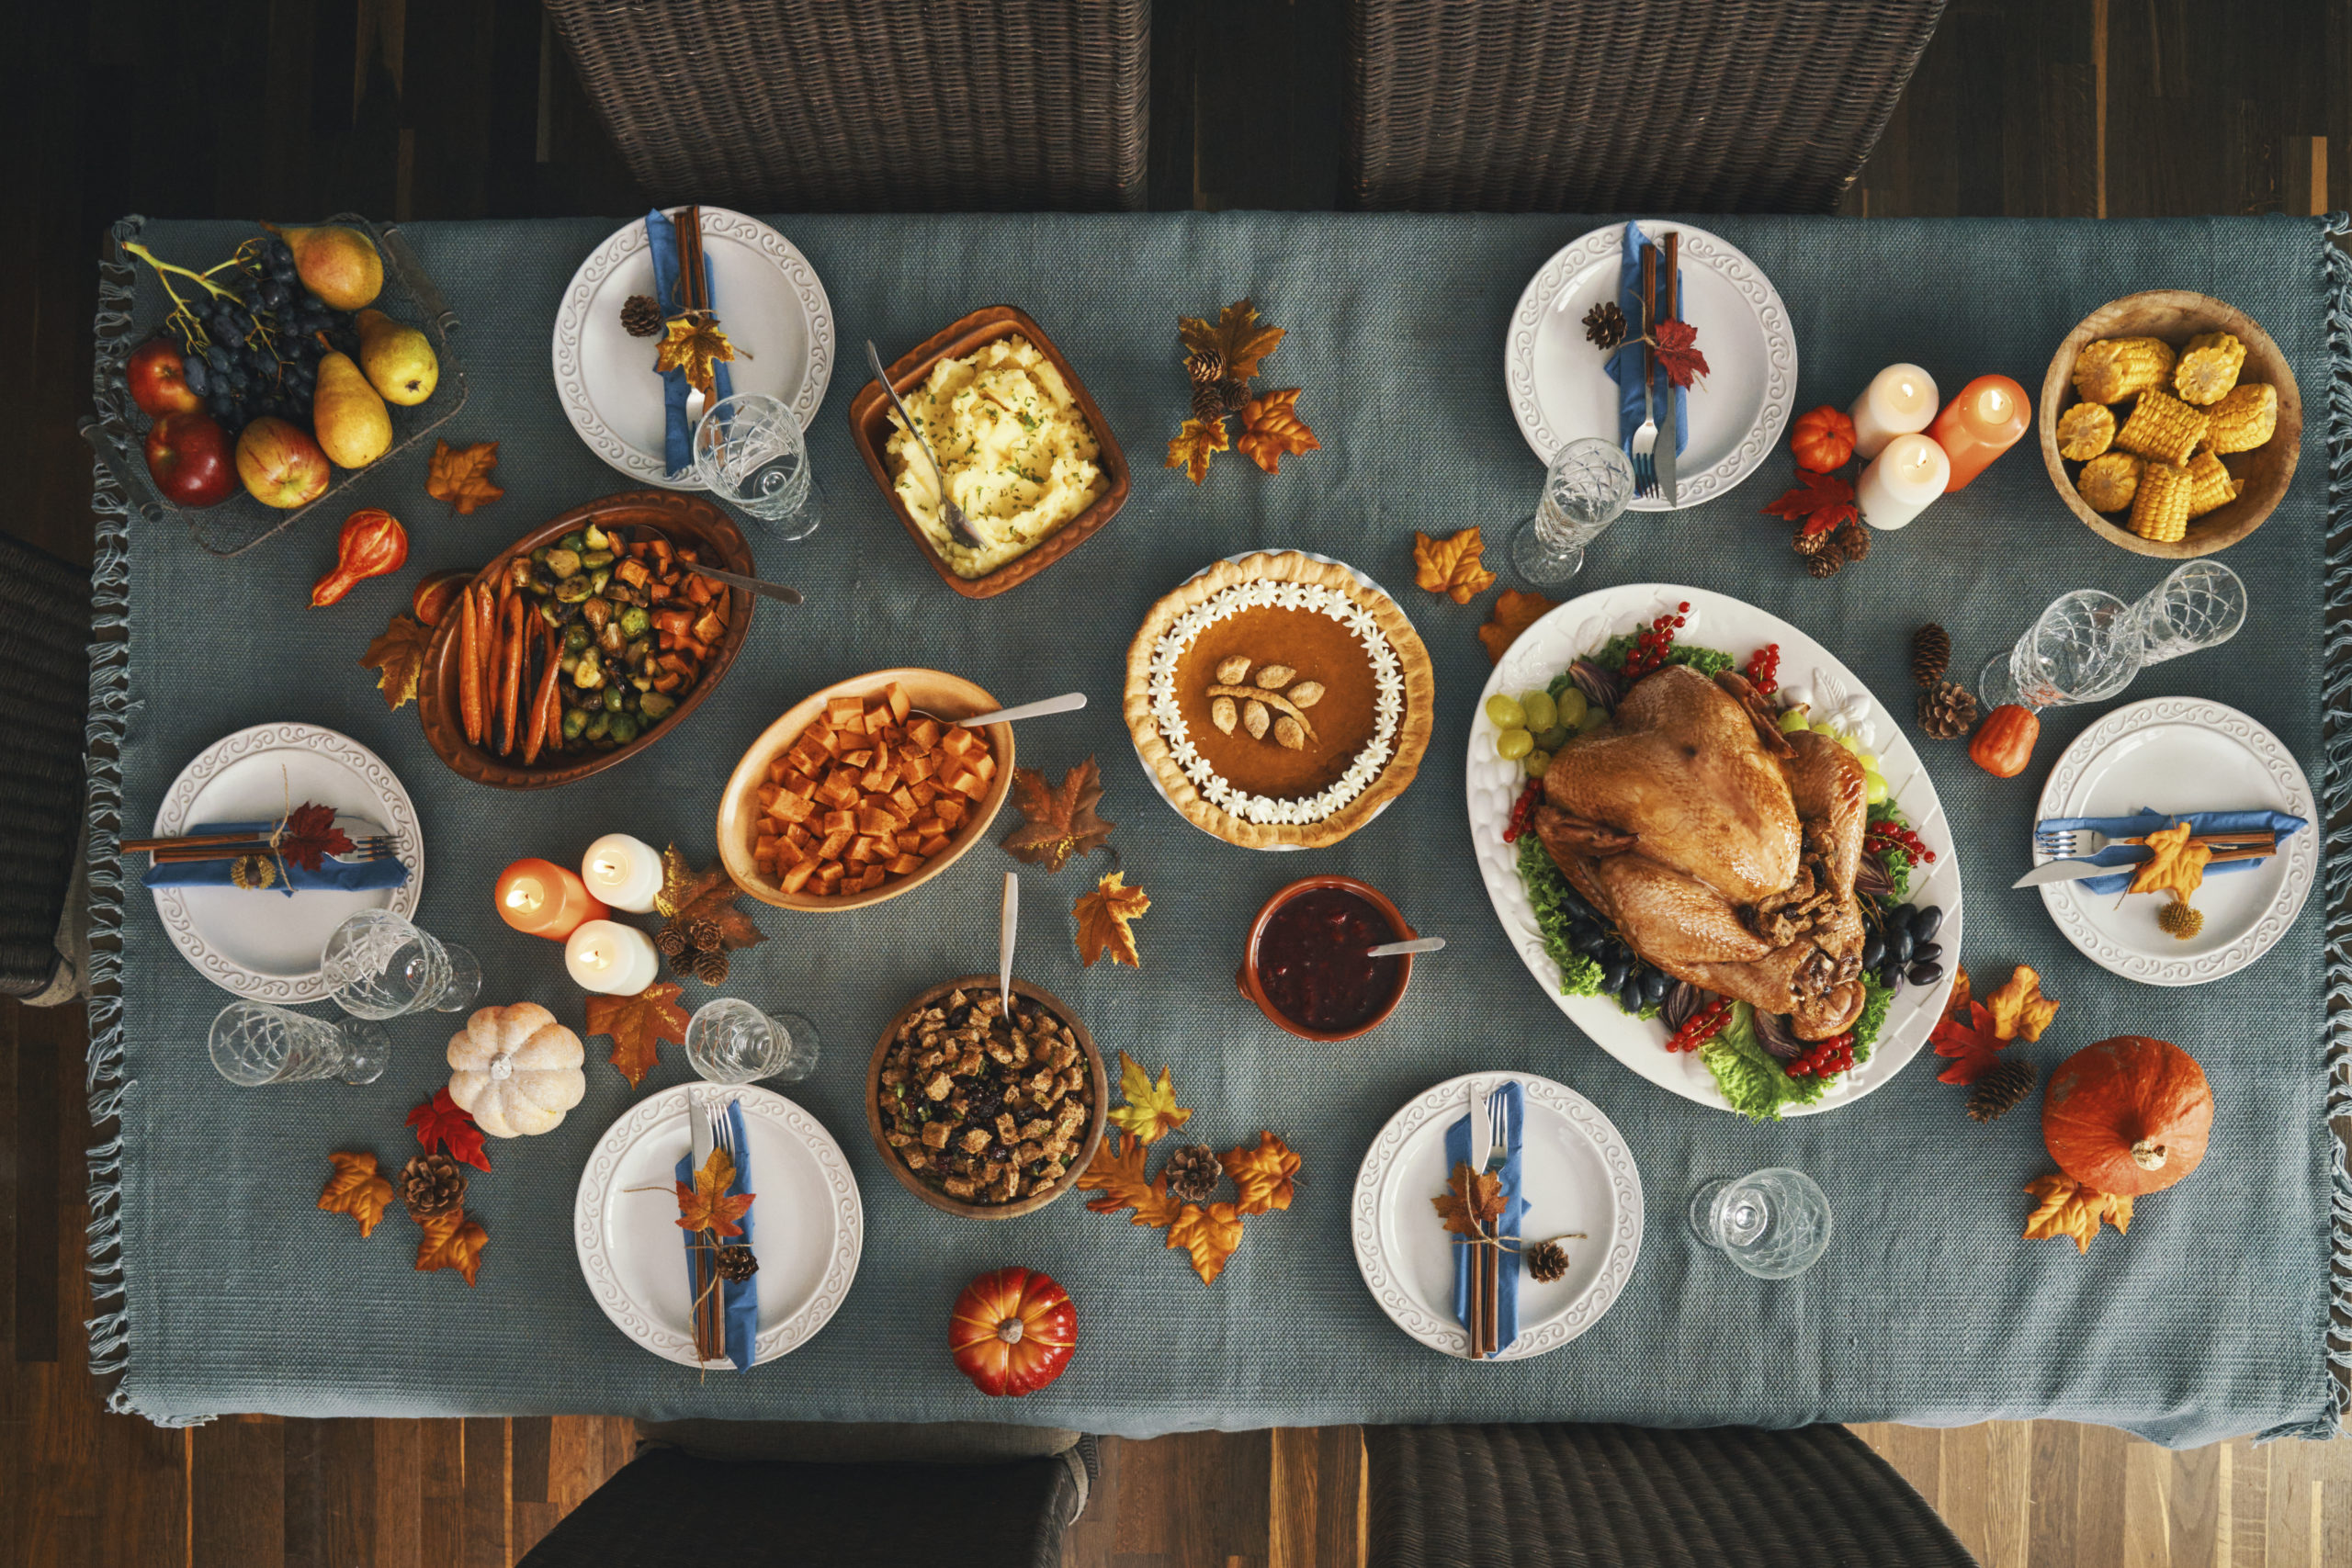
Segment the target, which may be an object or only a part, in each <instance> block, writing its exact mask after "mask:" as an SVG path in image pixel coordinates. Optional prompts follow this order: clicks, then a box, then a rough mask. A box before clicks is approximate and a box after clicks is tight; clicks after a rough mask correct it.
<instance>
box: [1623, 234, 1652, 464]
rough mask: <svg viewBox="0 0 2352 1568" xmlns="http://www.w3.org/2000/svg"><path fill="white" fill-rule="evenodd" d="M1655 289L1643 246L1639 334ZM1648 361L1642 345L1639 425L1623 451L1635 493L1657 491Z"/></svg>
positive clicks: (1648, 249)
mask: <svg viewBox="0 0 2352 1568" xmlns="http://www.w3.org/2000/svg"><path fill="white" fill-rule="evenodd" d="M1656 294H1657V247H1656V246H1654V245H1647V244H1645V245H1644V246H1643V247H1642V335H1643V336H1644V337H1647V336H1649V335H1650V301H1651V299H1653V298H1654V297H1655V296H1656ZM1654 370H1655V367H1653V366H1652V365H1651V363H1650V351H1649V348H1648V346H1647V345H1646V344H1645V345H1644V346H1643V349H1642V427H1641V428H1640V429H1639V430H1636V431H1634V445H1633V446H1631V447H1630V448H1628V449H1627V453H1626V455H1627V456H1628V457H1632V458H1633V459H1634V494H1635V495H1639V496H1655V495H1656V494H1657V457H1656V453H1657V406H1656V405H1655V403H1654V402H1653V401H1652V398H1651V389H1650V383H1651V382H1652V381H1653V380H1655V379H1657V377H1656V376H1655V374H1654V373H1653V372H1654Z"/></svg>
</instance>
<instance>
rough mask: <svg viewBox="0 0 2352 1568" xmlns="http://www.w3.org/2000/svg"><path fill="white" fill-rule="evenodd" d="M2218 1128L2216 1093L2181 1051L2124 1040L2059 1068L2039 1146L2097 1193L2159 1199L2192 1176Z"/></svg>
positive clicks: (2134, 1037) (2044, 1104) (2138, 1038)
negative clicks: (2149, 1194) (2149, 1195)
mask: <svg viewBox="0 0 2352 1568" xmlns="http://www.w3.org/2000/svg"><path fill="white" fill-rule="evenodd" d="M2212 1126H2213V1087H2212V1085H2211V1084H2209V1083H2207V1082H2206V1081H2205V1069H2204V1068H2202V1067H2200V1066H2198V1065H2197V1061H2196V1058H2195V1057H2193V1056H2191V1055H2189V1054H2188V1052H2186V1051H2184V1050H2182V1049H2181V1048H2180V1047H2179V1046H2177V1045H2174V1044H2171V1043H2167V1042H2165V1041H2162V1040H2150V1039H2148V1038H2147V1037H2146V1036H2144V1035H2139V1034H2120V1035H2118V1036H2116V1037H2115V1038H2114V1039H2112V1040H2102V1041H2100V1042H2099V1043H2098V1044H2096V1045H2086V1046H2085V1047H2084V1048H2083V1049H2082V1050H2080V1051H2077V1052H2075V1054H2074V1055H2071V1056H2069V1057H2067V1058H2066V1059H2065V1060H2064V1062H2061V1063H2059V1064H2058V1070H2057V1071H2056V1072H2054V1073H2052V1074H2051V1075H2050V1088H2049V1089H2048V1090H2047V1091H2046V1092H2045V1093H2044V1094H2043V1096H2042V1100H2041V1141H2042V1143H2043V1144H2045V1145H2048V1147H2049V1149H2050V1157H2051V1158H2052V1159H2054V1160H2056V1161H2057V1162H2058V1168H2059V1169H2061V1170H2063V1171H2064V1172H2065V1173H2066V1174H2067V1175H2068V1176H2071V1177H2073V1178H2074V1179H2075V1180H2076V1181H2079V1182H2081V1183H2082V1184H2083V1185H2084V1186H2086V1187H2088V1188H2091V1189H2093V1190H2097V1191H2100V1192H2112V1193H2115V1194H2117V1195H2119V1196H2123V1197H2136V1196H2138V1195H2139V1194H2141V1193H2143V1192H2161V1191H2163V1190H2165V1188H2167V1187H2170V1186H2171V1185H2172V1184H2173V1183H2174V1182H2176V1181H2178V1180H2179V1179H2181V1178H2183V1177H2185V1176H2187V1175H2188V1173H2189V1172H2190V1171H2192V1170H2195V1169H2196V1168H2197V1167H2198V1163H2199V1161H2201V1160H2202V1159H2204V1157H2205V1139H2206V1135H2207V1134H2209V1133H2210V1132H2211V1130H2212Z"/></svg>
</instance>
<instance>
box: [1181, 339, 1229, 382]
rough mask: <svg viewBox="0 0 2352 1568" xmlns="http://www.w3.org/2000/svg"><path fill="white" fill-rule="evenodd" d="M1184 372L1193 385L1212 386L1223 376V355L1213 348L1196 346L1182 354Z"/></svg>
mask: <svg viewBox="0 0 2352 1568" xmlns="http://www.w3.org/2000/svg"><path fill="white" fill-rule="evenodd" d="M1184 374H1185V375H1187V376H1190V377H1191V378H1193V386H1195V387H1207V386H1213V385H1215V384H1216V382H1218V381H1221V380H1223V379H1224V378H1225V355H1221V354H1219V353H1217V351H1216V350H1215V349H1213V348H1196V349H1194V350H1193V352H1192V353H1190V354H1188V355H1185V356H1184Z"/></svg>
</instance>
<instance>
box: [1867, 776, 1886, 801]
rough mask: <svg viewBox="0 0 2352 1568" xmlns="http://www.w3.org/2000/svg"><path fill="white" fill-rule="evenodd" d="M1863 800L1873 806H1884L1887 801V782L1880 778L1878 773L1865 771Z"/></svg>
mask: <svg viewBox="0 0 2352 1568" xmlns="http://www.w3.org/2000/svg"><path fill="white" fill-rule="evenodd" d="M1862 799H1863V800H1864V801H1865V802H1867V803H1868V804H1870V805H1871V806H1879V805H1883V804H1884V803H1885V800H1886V781H1885V780H1884V779H1883V778H1881V777H1879V775H1878V774H1877V773H1874V772H1871V771H1869V770H1864V772H1863V773H1862Z"/></svg>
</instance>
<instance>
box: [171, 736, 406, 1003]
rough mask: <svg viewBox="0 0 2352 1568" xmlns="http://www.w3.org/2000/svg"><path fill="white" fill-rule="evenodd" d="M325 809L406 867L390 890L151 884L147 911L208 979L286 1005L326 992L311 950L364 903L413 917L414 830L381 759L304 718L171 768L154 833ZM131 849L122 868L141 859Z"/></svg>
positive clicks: (217, 745) (235, 739)
mask: <svg viewBox="0 0 2352 1568" xmlns="http://www.w3.org/2000/svg"><path fill="white" fill-rule="evenodd" d="M311 803H316V804H318V805H321V806H332V807H334V808H335V809H336V810H337V811H339V812H343V813H346V814H348V815H350V816H354V817H365V818H368V819H369V820H370V821H373V822H376V823H378V824H379V825H380V826H381V827H382V828H383V829H384V831H385V832H386V833H387V834H388V835H390V838H391V840H392V853H393V855H394V856H395V857H396V858H397V859H399V860H400V861H401V863H403V864H405V865H406V866H407V867H408V881H407V882H406V883H404V884H402V885H401V886H398V887H371V888H368V889H366V890H364V891H361V892H355V893H345V892H342V891H340V890H336V889H332V888H312V889H310V890H308V891H305V892H301V893H297V894H296V895H294V896H293V897H290V898H289V897H286V896H285V895H284V894H282V893H275V892H267V891H264V892H258V893H250V892H246V891H245V890H243V889H242V888H237V887H229V886H220V887H189V886H177V887H156V888H153V889H150V891H151V892H153V894H154V897H155V914H156V916H157V918H158V919H161V920H162V921H163V922H164V930H165V931H169V932H170V933H171V937H172V942H173V945H175V947H177V948H178V949H179V950H180V953H181V955H182V956H183V957H185V958H186V959H187V961H188V962H189V963H190V964H195V965H196V968H197V972H198V974H200V975H202V976H204V977H205V978H206V979H208V980H209V981H211V982H212V983H213V984H214V985H216V986H220V987H223V988H224V989H227V990H231V991H234V992H235V993H236V994H237V995H239V996H241V997H251V998H254V1000H256V1001H264V1002H277V1003H279V1004H281V1005H285V1006H292V1005H294V1004H297V1003H300V1002H315V1001H318V1000H320V999H321V998H323V997H325V995H326V994H327V986H326V978H325V976H322V975H321V974H320V973H319V953H321V952H322V950H323V949H324V948H325V946H326V943H327V937H328V935H329V933H331V932H332V931H334V929H335V927H337V926H339V925H341V924H343V922H344V921H345V920H347V919H350V918H351V917H352V916H354V915H356V914H357V913H359V911H361V910H362V909H390V910H391V911H392V912H393V913H394V914H396V915H413V914H415V913H416V901H417V897H418V896H419V895H420V894H422V893H423V892H424V831H423V829H421V828H420V827H419V826H418V825H417V819H416V807H414V806H413V805H412V804H411V803H410V801H409V798H408V791H407V790H405V789H403V788H401V781H400V780H399V779H397V778H395V777H394V776H393V775H392V770H391V769H390V768H388V767H386V766H385V765H384V761H383V759H382V758H380V757H379V756H377V755H376V753H375V752H373V751H370V750H368V748H367V747H365V746H362V745H361V744H359V742H358V741H356V740H354V739H351V738H350V737H349V736H347V735H338V734H336V733H335V732H334V730H332V729H322V728H319V727H318V726H317V725H314V724H257V725H255V726H254V727H253V728H250V729H241V730H239V731H237V733H235V734H234V735H232V736H228V737H226V738H225V739H220V740H216V741H214V742H213V743H212V744H211V745H209V746H208V747H206V748H205V749H204V750H202V751H199V752H198V753H197V756H196V760H195V761H192V762H190V763H188V765H187V767H185V768H182V769H181V770H180V776H179V777H178V778H176V779H174V780H173V781H172V787H171V788H170V789H168V790H165V791H164V802H163V804H162V805H161V806H159V807H156V808H155V826H154V828H153V830H152V831H153V836H154V837H156V838H159V839H163V838H170V837H173V836H175V835H176V834H180V833H185V832H187V829H188V827H189V825H190V824H191V823H197V822H252V821H258V820H260V819H262V818H279V817H283V816H284V815H285V814H286V811H287V808H288V806H289V805H292V806H303V805H307V804H311ZM140 858H141V857H138V856H135V855H134V856H131V857H130V858H129V859H127V860H126V861H125V862H124V874H125V875H137V874H139V873H140V872H141V871H142V870H144V869H145V868H144V867H141V866H138V865H137V864H136V862H137V861H138V860H139V859H140Z"/></svg>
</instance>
